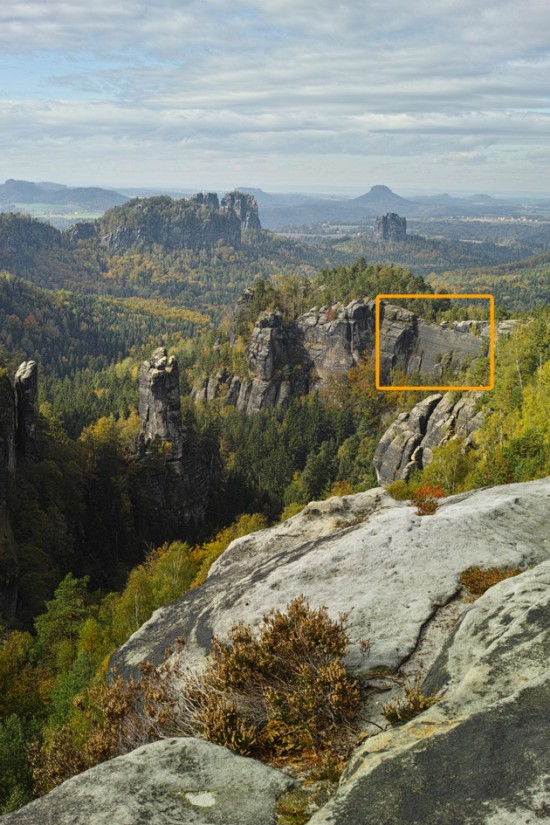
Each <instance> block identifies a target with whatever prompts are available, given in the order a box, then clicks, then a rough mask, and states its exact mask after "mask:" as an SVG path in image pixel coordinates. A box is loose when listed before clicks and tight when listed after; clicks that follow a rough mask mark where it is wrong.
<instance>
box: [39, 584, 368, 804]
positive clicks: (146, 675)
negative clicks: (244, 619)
mask: <svg viewBox="0 0 550 825" xmlns="http://www.w3.org/2000/svg"><path fill="white" fill-rule="evenodd" d="M348 642H349V639H348V633H347V629H346V617H345V616H340V617H339V618H338V620H332V619H331V618H330V617H329V616H328V613H327V611H326V609H325V608H319V609H312V608H310V607H309V606H308V605H307V603H306V601H305V599H304V598H303V597H300V598H298V599H295V600H294V601H293V602H291V603H290V604H289V605H288V607H287V610H286V612H285V613H281V612H280V611H272V612H271V613H269V614H267V615H266V616H265V617H264V618H263V621H262V626H261V629H260V632H259V635H258V636H257V637H255V636H254V635H253V634H252V631H251V630H250V628H248V627H246V626H245V625H244V624H237V625H235V626H234V627H233V629H232V631H231V633H230V636H229V641H228V642H227V643H222V642H220V641H219V640H215V641H214V646H213V650H212V653H211V656H210V659H209V661H208V664H207V667H206V669H205V671H204V672H202V673H189V672H188V671H186V670H184V668H183V666H182V665H181V664H180V663H179V660H178V657H176V656H174V657H171V658H169V659H167V660H166V662H164V664H162V665H160V666H159V667H156V668H155V667H153V666H152V665H150V664H145V665H143V666H142V677H141V679H140V680H139V682H138V683H137V684H134V683H133V682H130V683H127V684H125V683H124V681H123V680H122V679H121V678H120V677H117V678H115V679H114V681H113V682H112V684H111V686H110V687H108V686H107V685H105V684H100V685H98V686H96V687H95V688H93V689H92V690H89V691H88V693H87V695H86V696H85V697H80V698H79V697H77V698H76V699H75V705H76V707H77V708H79V707H80V719H79V718H78V715H77V716H73V717H72V718H71V724H70V725H65V726H64V727H63V728H61V729H59V730H57V731H55V732H54V733H53V734H52V735H51V737H50V739H49V740H48V741H47V742H46V743H45V744H44V745H42V746H40V745H38V744H36V743H35V745H34V747H33V752H32V756H31V762H32V765H33V768H34V779H35V789H36V791H37V792H38V793H45V792H47V791H48V790H50V789H51V788H52V787H54V786H55V785H57V784H59V783H60V782H63V781H64V780H65V779H68V778H69V777H70V776H73V775H74V774H75V773H78V772H80V771H83V770H86V769H87V768H90V767H92V765H95V764H97V763H98V762H102V761H104V760H106V759H110V758H112V757H113V756H116V755H119V754H122V753H127V752H128V751H130V750H133V749H134V748H136V747H139V746H140V745H143V744H145V743H147V742H151V741H155V740H157V739H163V738H166V737H170V736H199V737H202V738H204V739H207V740H208V741H211V742H215V743H216V744H219V745H223V746H224V747H226V748H229V749H230V750H232V751H234V752H235V753H239V754H241V755H244V756H249V755H252V756H255V757H257V758H260V759H263V760H264V761H268V762H270V761H276V760H280V759H289V758H292V759H298V760H303V761H306V762H308V763H309V766H310V767H311V770H312V771H317V773H319V774H321V773H323V774H328V773H330V774H331V775H332V774H335V773H337V772H338V771H339V770H340V769H341V767H342V765H343V761H342V758H343V757H344V756H347V753H348V751H349V748H350V745H351V742H352V739H353V738H354V737H355V730H354V728H353V723H354V720H355V718H356V715H357V713H358V710H359V701H360V694H359V687H358V685H357V683H356V682H355V681H354V680H353V679H351V677H350V676H349V675H348V673H347V672H346V669H345V666H344V663H343V661H342V660H343V657H344V656H345V655H346V652H347V647H348ZM180 643H181V644H183V641H182V640H180Z"/></svg>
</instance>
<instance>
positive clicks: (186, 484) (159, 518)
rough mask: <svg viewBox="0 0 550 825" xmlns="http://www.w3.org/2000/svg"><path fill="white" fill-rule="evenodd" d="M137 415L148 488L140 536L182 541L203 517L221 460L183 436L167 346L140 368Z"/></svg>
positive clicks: (141, 460) (175, 375)
mask: <svg viewBox="0 0 550 825" xmlns="http://www.w3.org/2000/svg"><path fill="white" fill-rule="evenodd" d="M139 415H140V419H141V435H140V439H139V444H138V455H139V460H138V470H139V472H140V473H142V474H143V476H144V480H145V488H146V489H147V490H148V496H147V499H146V501H144V502H143V503H142V506H141V507H140V508H138V509H140V513H141V522H142V523H141V529H142V532H143V534H144V535H145V536H147V537H148V538H149V539H150V540H153V541H156V542H160V541H165V540H167V539H170V538H182V537H184V536H187V535H189V534H190V533H192V532H193V530H194V529H195V528H196V527H197V526H198V525H199V524H200V523H201V521H202V520H203V519H204V516H205V513H206V509H207V507H208V504H209V500H210V493H211V489H212V488H213V486H214V485H215V482H216V479H217V477H218V475H219V456H218V454H217V452H216V451H215V450H214V448H213V447H212V445H207V444H200V443H198V442H197V441H194V440H193V439H192V438H190V437H189V436H188V435H187V434H186V433H185V432H184V430H183V425H182V417H181V402H180V388H179V370H178V365H177V361H176V359H175V358H174V357H173V356H170V357H168V353H167V351H166V349H165V348H164V347H159V348H158V349H156V350H155V351H154V353H153V355H152V357H151V360H150V361H145V362H144V363H143V364H142V366H141V369H140V373H139Z"/></svg>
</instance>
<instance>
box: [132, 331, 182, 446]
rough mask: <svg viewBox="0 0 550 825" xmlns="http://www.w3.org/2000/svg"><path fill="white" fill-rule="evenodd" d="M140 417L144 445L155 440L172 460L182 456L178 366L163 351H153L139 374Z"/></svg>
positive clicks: (161, 349)
mask: <svg viewBox="0 0 550 825" xmlns="http://www.w3.org/2000/svg"><path fill="white" fill-rule="evenodd" d="M139 417H140V420H141V425H142V432H143V437H144V440H145V445H146V446H148V445H149V444H150V443H151V442H152V441H153V440H154V439H155V438H158V439H160V441H161V442H162V443H163V444H165V443H167V442H169V443H170V444H171V445H172V455H171V457H172V460H174V461H177V460H179V459H181V457H182V455H183V427H182V421H181V402H180V385H179V370H178V363H177V361H176V359H175V357H174V356H173V355H171V356H170V357H168V353H167V351H166V349H165V348H164V347H159V348H158V349H156V350H155V351H154V353H153V355H152V356H151V360H150V361H144V363H143V364H142V365H141V367H140V370H139Z"/></svg>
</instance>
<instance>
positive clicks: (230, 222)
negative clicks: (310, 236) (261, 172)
mask: <svg viewBox="0 0 550 825" xmlns="http://www.w3.org/2000/svg"><path fill="white" fill-rule="evenodd" d="M92 226H93V230H90V224H78V225H77V226H76V227H73V228H72V229H71V230H70V232H68V233H67V235H66V238H67V239H68V240H69V241H70V242H75V241H79V240H90V238H97V239H98V240H99V242H100V243H101V244H102V245H103V246H105V247H107V249H108V251H109V252H111V253H116V254H120V253H123V252H125V251H127V250H128V249H132V248H134V249H149V248H150V247H151V246H153V245H156V244H160V245H161V246H163V247H164V248H165V249H167V250H171V251H177V250H178V249H200V248H201V247H205V246H212V245H213V244H216V243H218V242H220V241H222V242H224V243H227V244H229V245H231V246H238V245H239V244H240V242H241V236H242V233H243V232H247V231H251V230H257V229H261V225H260V220H259V217H258V207H257V204H256V201H255V200H254V198H253V196H252V195H248V194H244V193H242V192H230V193H228V194H227V195H226V196H225V197H224V198H223V199H222V201H221V204H220V202H219V200H218V196H217V195H216V193H215V192H207V193H199V194H197V195H194V196H193V197H191V198H187V199H186V198H182V199H181V200H173V199H172V198H170V197H168V196H166V195H159V196H156V197H152V198H135V199H134V200H131V201H129V202H128V203H126V204H124V205H123V206H119V207H116V208H114V209H111V210H108V211H107V212H105V214H104V215H103V216H102V217H101V218H99V219H98V220H97V221H95V222H94V224H93V225H92Z"/></svg>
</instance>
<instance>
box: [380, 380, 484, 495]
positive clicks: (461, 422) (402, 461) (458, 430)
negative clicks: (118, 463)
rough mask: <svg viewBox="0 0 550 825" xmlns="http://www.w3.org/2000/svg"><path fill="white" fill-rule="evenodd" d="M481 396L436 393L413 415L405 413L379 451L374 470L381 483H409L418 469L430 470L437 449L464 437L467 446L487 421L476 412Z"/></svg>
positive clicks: (388, 430)
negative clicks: (484, 421) (425, 468)
mask: <svg viewBox="0 0 550 825" xmlns="http://www.w3.org/2000/svg"><path fill="white" fill-rule="evenodd" d="M478 397H479V393H475V392H470V393H466V394H464V395H462V396H461V397H460V398H458V399H457V398H456V394H455V393H454V392H447V393H445V394H444V395H441V394H440V393H436V394H434V395H430V396H428V397H427V398H424V399H422V401H420V402H419V403H418V404H416V406H415V407H413V409H412V410H411V411H410V412H405V413H401V414H400V415H399V416H398V418H397V419H396V420H395V421H394V422H393V424H391V425H390V426H389V427H388V429H387V430H386V432H385V433H384V435H383V436H382V438H381V439H380V441H379V442H378V446H377V448H376V452H375V454H374V459H373V462H374V467H375V470H376V475H377V478H378V482H379V484H382V485H387V484H391V483H392V481H397V480H404V481H407V480H408V478H409V476H410V475H411V473H412V471H413V470H414V469H419V470H422V469H423V468H424V467H427V466H428V465H429V464H430V462H431V460H432V457H433V451H434V449H435V448H436V447H439V446H441V445H442V444H445V443H446V442H447V441H449V440H450V439H451V438H454V437H461V438H463V439H464V445H465V447H468V446H469V445H470V444H471V439H472V435H473V433H474V432H475V431H476V430H477V429H478V428H479V427H480V426H481V423H482V422H483V412H482V411H478V410H477V409H476V401H477V398H478Z"/></svg>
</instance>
